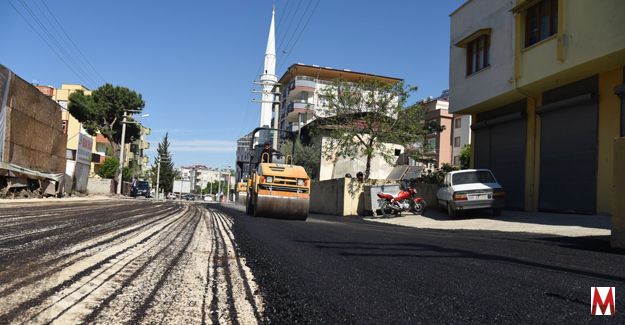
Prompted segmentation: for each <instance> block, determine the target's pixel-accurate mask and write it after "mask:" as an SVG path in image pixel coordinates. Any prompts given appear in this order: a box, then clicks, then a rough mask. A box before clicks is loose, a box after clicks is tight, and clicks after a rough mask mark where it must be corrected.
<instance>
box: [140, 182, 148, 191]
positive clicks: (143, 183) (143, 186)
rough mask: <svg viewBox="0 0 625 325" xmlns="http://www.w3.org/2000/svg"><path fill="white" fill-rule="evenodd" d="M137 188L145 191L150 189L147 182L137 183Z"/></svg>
mask: <svg viewBox="0 0 625 325" xmlns="http://www.w3.org/2000/svg"><path fill="white" fill-rule="evenodd" d="M137 188H140V189H142V190H146V189H148V188H150V185H149V183H148V182H138V183H137Z"/></svg>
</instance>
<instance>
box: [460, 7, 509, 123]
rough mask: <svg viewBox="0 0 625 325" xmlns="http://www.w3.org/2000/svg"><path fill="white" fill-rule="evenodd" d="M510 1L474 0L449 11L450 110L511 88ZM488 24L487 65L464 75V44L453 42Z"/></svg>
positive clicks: (465, 67) (465, 62)
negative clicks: (488, 48) (488, 57)
mask: <svg viewBox="0 0 625 325" xmlns="http://www.w3.org/2000/svg"><path fill="white" fill-rule="evenodd" d="M511 8H512V1H501V0H474V1H468V2H466V3H465V4H464V5H463V6H462V7H461V8H460V9H458V10H457V11H455V12H454V13H452V14H451V39H450V43H451V44H450V45H449V46H450V49H449V55H450V62H449V101H450V113H455V112H459V111H461V110H463V109H466V108H468V107H471V106H473V105H476V104H478V103H481V102H483V101H486V100H487V99H490V98H492V97H495V96H498V95H501V94H503V93H506V92H510V91H512V90H513V88H512V84H511V83H509V80H510V79H511V78H512V74H513V62H514V61H513V57H514V50H513V40H512V36H513V35H514V34H513V30H514V19H513V16H512V14H511V13H510V12H509V10H510V9H511ZM485 28H490V29H491V35H490V52H489V53H490V67H487V68H485V69H483V70H482V71H479V72H476V73H474V74H472V75H470V76H467V60H466V55H467V54H466V48H464V47H458V46H455V44H456V43H458V42H459V41H461V40H463V39H465V38H466V37H468V36H470V35H471V34H473V33H475V32H477V31H478V30H480V29H485Z"/></svg>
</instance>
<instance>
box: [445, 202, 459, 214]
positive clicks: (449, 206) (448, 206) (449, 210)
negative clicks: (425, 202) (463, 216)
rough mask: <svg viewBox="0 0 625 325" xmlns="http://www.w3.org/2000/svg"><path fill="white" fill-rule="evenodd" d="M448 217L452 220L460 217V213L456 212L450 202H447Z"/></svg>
mask: <svg viewBox="0 0 625 325" xmlns="http://www.w3.org/2000/svg"><path fill="white" fill-rule="evenodd" d="M447 215H448V216H449V217H450V218H455V217H456V216H458V212H457V211H456V210H454V208H453V207H452V206H451V204H450V203H449V202H447Z"/></svg>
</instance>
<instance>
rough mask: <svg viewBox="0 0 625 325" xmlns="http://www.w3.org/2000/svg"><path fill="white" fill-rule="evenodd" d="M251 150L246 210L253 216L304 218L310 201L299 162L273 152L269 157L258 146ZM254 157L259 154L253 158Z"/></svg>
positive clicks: (307, 187)
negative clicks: (273, 154) (295, 162)
mask: <svg viewBox="0 0 625 325" xmlns="http://www.w3.org/2000/svg"><path fill="white" fill-rule="evenodd" d="M259 129H261V128H259ZM264 129H265V130H275V129H268V128H264ZM257 130H258V129H257ZM278 131H281V132H290V131H284V130H278ZM255 132H256V130H255ZM259 149H260V150H259ZM252 152H253V154H252V159H251V160H250V164H251V167H253V168H251V169H252V175H250V177H249V179H248V190H247V192H248V197H247V202H246V212H247V214H249V215H253V216H255V217H270V218H280V219H292V220H306V218H308V206H309V201H310V178H309V177H308V174H307V173H306V170H305V169H304V168H303V167H302V166H297V165H294V164H293V158H292V156H286V157H282V156H281V155H280V154H276V155H275V156H272V157H271V158H270V157H269V155H268V154H267V153H264V154H262V148H256V149H252ZM263 155H264V157H263ZM254 157H259V158H257V159H256V160H254ZM267 161H269V162H267Z"/></svg>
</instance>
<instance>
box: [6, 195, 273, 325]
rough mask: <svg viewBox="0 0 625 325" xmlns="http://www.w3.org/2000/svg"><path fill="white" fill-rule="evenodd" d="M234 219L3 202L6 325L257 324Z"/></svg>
mask: <svg viewBox="0 0 625 325" xmlns="http://www.w3.org/2000/svg"><path fill="white" fill-rule="evenodd" d="M232 222H233V221H232V218H231V217H229V216H227V215H225V214H222V213H221V212H219V211H216V210H214V209H211V208H208V207H207V206H206V205H203V204H202V205H200V204H198V205H195V204H187V203H171V202H167V203H156V202H149V201H134V200H124V201H121V200H117V201H102V202H71V203H56V204H28V203H25V204H11V205H1V206H0V324H7V323H16V324H20V323H23V324H32V323H35V324H47V323H56V324H74V323H85V322H86V323H100V324H124V323H126V324H143V323H146V324H148V323H149V324H154V323H159V324H206V323H233V324H237V323H240V324H255V323H257V322H258V320H259V319H261V316H262V314H263V311H264V304H263V301H262V299H261V296H260V294H259V290H258V288H257V285H256V284H255V282H254V276H253V274H252V272H251V270H250V269H249V268H248V267H247V266H246V263H245V260H244V259H243V258H241V256H239V254H238V252H237V247H236V243H235V240H234V237H233V234H232V231H231V228H232Z"/></svg>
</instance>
